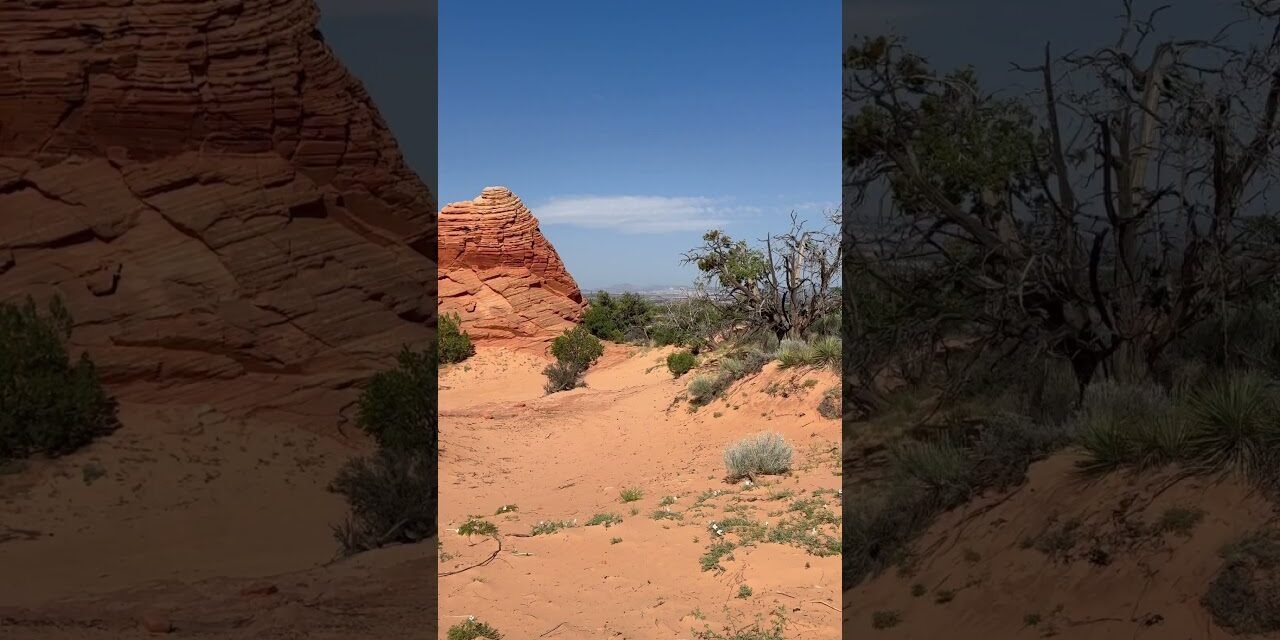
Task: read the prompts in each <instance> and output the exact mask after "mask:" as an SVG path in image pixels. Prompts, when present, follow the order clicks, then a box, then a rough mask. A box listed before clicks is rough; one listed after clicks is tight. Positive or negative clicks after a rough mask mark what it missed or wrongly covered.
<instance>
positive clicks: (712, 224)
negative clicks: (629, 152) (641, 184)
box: [533, 196, 760, 233]
mask: <svg viewBox="0 0 1280 640" xmlns="http://www.w3.org/2000/svg"><path fill="white" fill-rule="evenodd" d="M759 212H760V209H759V208H758V207H748V206H736V205H733V204H732V203H731V202H730V201H728V200H727V199H725V198H706V197H671V196H560V197H555V198H551V199H550V200H548V201H547V202H544V203H542V204H541V205H539V206H537V207H534V209H533V213H534V215H535V216H537V218H538V220H540V221H541V222H543V223H545V224H562V225H570V226H575V227H585V228H589V229H616V230H618V231H620V232H622V233H669V232H672V231H706V230H707V229H712V228H718V227H723V226H725V225H727V224H729V223H730V222H732V221H733V220H734V219H735V218H741V217H743V216H748V215H753V214H757V213H759Z"/></svg>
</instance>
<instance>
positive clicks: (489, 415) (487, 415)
mask: <svg viewBox="0 0 1280 640" xmlns="http://www.w3.org/2000/svg"><path fill="white" fill-rule="evenodd" d="M484 419H485V420H492V419H493V414H492V413H486V414H484Z"/></svg>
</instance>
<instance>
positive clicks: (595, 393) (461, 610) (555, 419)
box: [439, 345, 841, 640]
mask: <svg viewBox="0 0 1280 640" xmlns="http://www.w3.org/2000/svg"><path fill="white" fill-rule="evenodd" d="M668 353H669V351H667V350H649V349H638V348H628V347H620V346H613V345H611V346H610V348H609V349H608V351H607V352H606V355H605V357H604V358H602V359H601V361H600V362H598V363H597V364H596V365H595V366H594V367H593V368H592V369H591V370H590V371H589V373H588V375H587V376H586V383H587V386H586V388H580V389H575V390H573V391H568V392H562V393H557V394H552V395H545V394H544V393H543V390H542V384H543V382H544V378H543V376H542V375H541V373H540V372H541V369H542V368H543V367H544V366H546V364H547V363H548V360H547V359H546V358H545V357H540V354H529V353H513V352H511V351H507V350H501V349H498V350H488V349H482V350H481V351H480V353H478V354H477V355H476V356H475V357H473V358H472V359H471V360H468V361H467V362H465V363H462V364H459V365H453V366H450V367H447V368H446V369H445V370H444V371H443V372H442V374H441V392H440V412H441V422H440V428H441V436H440V437H441V468H440V478H441V487H440V491H441V503H440V526H441V531H440V539H441V541H442V562H441V571H444V572H450V571H459V570H462V571H461V572H460V573H456V574H454V575H448V576H446V577H443V578H441V580H440V585H439V586H440V606H441V608H440V628H441V632H440V634H441V635H440V637H442V638H443V637H444V634H445V630H446V629H447V628H448V627H449V626H450V625H454V624H458V623H459V622H461V621H463V620H465V619H466V618H467V617H468V616H475V617H476V618H477V619H479V620H482V621H485V622H487V623H489V624H491V625H493V626H494V627H496V628H497V629H498V630H500V631H502V632H504V633H507V634H508V635H509V636H510V637H513V638H515V637H519V638H524V637H528V638H538V637H545V638H588V637H591V638H600V637H607V638H626V639H631V640H641V639H646V638H662V639H677V638H693V637H694V632H695V631H701V630H703V629H705V628H707V627H710V628H711V629H712V630H713V631H716V632H723V631H724V629H725V628H726V627H732V628H734V629H737V628H741V627H743V626H744V625H747V624H749V623H752V622H753V621H754V620H755V619H756V618H757V617H761V618H762V619H764V620H765V621H766V624H767V623H768V622H769V621H770V620H772V617H771V616H772V615H773V612H775V611H780V612H781V613H782V614H783V615H784V616H785V619H786V631H785V636H786V637H787V638H806V639H815V640H821V639H826V638H837V637H839V635H840V621H839V608H840V603H839V600H840V561H839V556H838V555H828V556H825V557H820V556H818V555H812V554H810V553H807V552H806V551H805V550H802V549H801V548H799V547H798V546H793V545H789V544H783V543H773V542H761V543H758V544H755V545H753V546H744V547H740V548H738V549H735V550H734V551H733V553H732V554H731V556H730V557H726V558H724V559H722V560H721V562H720V565H721V567H722V568H723V571H716V570H710V571H703V570H702V569H701V565H700V558H701V557H702V556H703V555H704V554H706V553H707V552H708V550H709V548H710V547H711V545H712V544H713V543H715V542H716V541H717V540H716V538H714V536H713V535H712V533H711V531H710V530H709V523H710V522H712V521H717V520H724V519H725V518H729V517H732V516H746V517H749V518H753V519H754V520H757V521H760V522H767V521H773V522H772V524H774V525H777V524H778V523H779V522H780V521H782V520H784V519H786V518H791V517H793V516H795V515H796V513H795V512H794V511H791V510H790V509H791V507H792V506H793V505H795V504H796V501H798V500H809V501H810V502H808V503H807V504H809V505H810V506H816V507H817V508H819V509H828V510H830V512H832V513H835V514H838V513H839V512H840V506H839V504H840V503H839V496H838V495H837V491H838V490H839V489H840V486H841V485H840V466H839V465H840V460H839V454H838V450H839V442H840V435H839V434H840V421H839V420H830V419H825V418H822V417H821V416H819V415H818V413H817V411H816V408H817V405H818V403H819V401H820V400H821V396H822V392H823V391H824V390H826V389H827V388H829V387H831V386H833V385H835V384H836V376H835V375H834V374H833V373H831V372H829V371H815V370H806V371H778V370H776V369H775V368H774V365H770V366H769V367H767V368H766V369H765V370H764V371H763V372H761V373H760V374H759V375H757V376H756V377H754V378H748V379H746V380H744V381H741V382H740V383H739V384H738V385H737V386H735V387H734V388H732V389H731V390H730V391H729V392H728V394H727V395H726V397H725V398H724V399H720V400H717V401H715V402H713V403H712V404H710V405H708V406H705V407H702V408H700V409H698V410H697V411H696V412H691V411H690V410H689V407H688V403H687V402H686V401H685V400H684V399H683V398H681V397H680V396H682V394H683V392H684V389H685V386H686V385H687V382H688V380H689V379H690V377H692V375H695V374H696V372H693V373H691V374H689V375H688V376H687V377H684V378H681V379H679V380H673V379H672V376H671V374H670V373H669V372H668V371H667V369H666V366H665V364H664V362H665V358H666V355H667V354H668ZM809 381H812V382H809ZM765 430H770V431H777V432H779V433H781V434H783V435H784V436H785V437H786V438H787V439H788V440H789V441H790V442H791V443H792V444H793V445H794V446H795V450H796V464H795V467H796V469H795V472H794V473H793V474H792V475H789V476H783V477H774V478H763V479H761V480H760V482H759V483H758V484H757V485H754V486H747V485H741V484H737V485H735V484H730V483H727V482H726V481H725V480H724V475H725V471H724V464H723V461H722V457H721V456H722V453H723V449H724V447H725V445H727V444H728V443H730V442H732V441H734V440H736V439H739V438H741V437H743V436H747V435H750V434H753V433H757V432H760V431H765ZM633 487H634V488H639V489H641V490H642V492H643V497H641V498H640V499H639V500H636V501H634V502H626V503H624V502H623V501H622V499H621V497H620V492H621V491H622V490H623V489H625V488H633ZM815 492H816V495H815ZM667 497H673V498H674V502H670V500H668V501H667V502H670V504H665V505H664V498H667ZM700 498H701V500H700ZM506 505H515V510H514V511H511V510H507V511H504V512H503V513H501V514H499V513H498V512H499V510H500V509H501V508H502V507H504V506H506ZM655 512H664V514H665V513H668V512H669V514H670V515H662V516H660V517H659V518H655V517H654V516H655ZM596 514H614V515H617V516H619V517H620V518H621V522H620V523H617V524H612V525H611V526H607V527H606V526H602V525H596V526H586V523H587V522H589V521H590V520H591V519H592V518H593V516H595V515H596ZM470 516H481V517H484V518H485V519H487V520H488V521H489V522H492V523H493V524H495V525H497V526H498V528H499V531H500V533H501V534H503V535H502V550H501V552H500V553H499V554H498V555H497V556H496V557H495V558H494V559H493V560H492V561H490V562H488V563H487V564H484V565H483V566H478V567H475V568H471V569H466V567H469V566H471V565H475V564H477V563H479V562H482V561H484V560H485V559H486V558H488V557H489V556H491V555H492V554H493V553H494V552H495V551H496V550H497V548H498V545H497V542H495V541H494V540H493V539H491V538H485V537H471V538H468V537H464V536H461V535H459V534H458V533H457V528H458V527H459V526H461V525H462V524H463V523H464V522H466V521H467V519H468V518H469V517H470ZM575 520H576V526H571V527H568V528H565V529H561V530H559V531H556V532H554V533H551V534H548V535H537V536H530V535H528V534H530V532H531V531H532V529H533V527H534V526H535V525H538V524H539V523H540V522H544V521H570V522H573V521H575ZM823 532H824V533H829V534H830V535H832V536H834V538H835V539H838V538H839V531H838V528H836V527H834V526H826V527H824V528H823ZM814 533H815V534H816V533H818V532H817V531H815V532H814ZM727 539H729V540H735V538H734V534H729V535H728V536H727ZM463 569H466V570H463ZM744 586H746V587H747V588H748V589H749V590H750V595H745V592H743V591H742V588H743V587H744ZM740 596H741V597H740Z"/></svg>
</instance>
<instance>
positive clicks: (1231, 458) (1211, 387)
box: [1186, 371, 1280, 484]
mask: <svg viewBox="0 0 1280 640" xmlns="http://www.w3.org/2000/svg"><path fill="white" fill-rule="evenodd" d="M1276 400H1277V393H1276V387H1275V384H1274V383H1273V382H1272V381H1271V380H1270V379H1268V378H1267V377H1265V376H1263V375H1261V374H1259V373H1256V372H1252V371H1240V372H1232V373H1230V374H1228V375H1226V376H1225V377H1222V378H1219V379H1215V380H1213V381H1211V382H1210V383H1209V384H1208V385H1207V386H1206V387H1205V388H1203V389H1202V390H1200V391H1197V392H1195V393H1192V394H1191V397H1190V398H1189V399H1188V401H1187V412H1186V415H1187V422H1188V428H1189V429H1190V431H1191V434H1190V438H1189V442H1188V444H1187V446H1188V450H1189V451H1188V452H1189V455H1190V457H1191V459H1192V462H1191V464H1192V466H1193V467H1194V469H1195V470H1196V471H1199V472H1202V473H1227V472H1231V473H1238V474H1240V476H1242V477H1244V478H1248V479H1250V480H1253V481H1257V482H1261V483H1267V484H1271V483H1273V482H1274V481H1275V477H1274V476H1275V473H1276V471H1275V470H1274V468H1273V464H1272V463H1274V462H1275V460H1276V454H1275V452H1276V449H1277V447H1280V419H1278V417H1277V413H1276V412H1277V410H1278V409H1280V405H1278V403H1277V401H1276Z"/></svg>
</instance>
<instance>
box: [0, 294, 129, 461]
mask: <svg viewBox="0 0 1280 640" xmlns="http://www.w3.org/2000/svg"><path fill="white" fill-rule="evenodd" d="M71 327H72V320H71V314H70V313H69V312H68V311H67V308H66V307H65V306H63V304H62V301H61V299H58V298H54V299H53V301H52V302H51V303H50V304H49V313H48V315H43V314H41V313H39V312H38V311H37V310H36V305H35V301H34V300H32V299H31V298H27V300H26V303H25V304H23V305H16V304H11V303H3V304H0V462H2V461H4V460H5V459H6V458H25V457H27V456H30V455H32V454H35V453H43V454H46V455H51V456H58V455H62V454H65V453H70V452H72V451H75V450H76V449H79V448H80V447H83V446H84V445H86V444H89V443H90V442H92V441H93V439H94V438H97V437H98V436H102V435H106V434H108V433H111V432H112V431H114V430H115V428H116V427H117V426H118V424H119V423H118V422H117V420H116V404H115V402H114V401H113V400H112V399H111V398H110V397H108V396H107V393H106V391H105V390H104V389H103V388H102V383H101V381H100V380H99V379H98V374H97V371H96V370H95V368H94V366H93V362H92V361H91V360H89V357H88V356H87V355H84V354H81V355H80V358H79V360H78V361H75V362H74V363H73V362H72V361H71V359H70V357H69V355H68V353H67V349H66V347H65V346H64V343H65V341H66V339H67V338H69V337H70V336H71Z"/></svg>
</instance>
